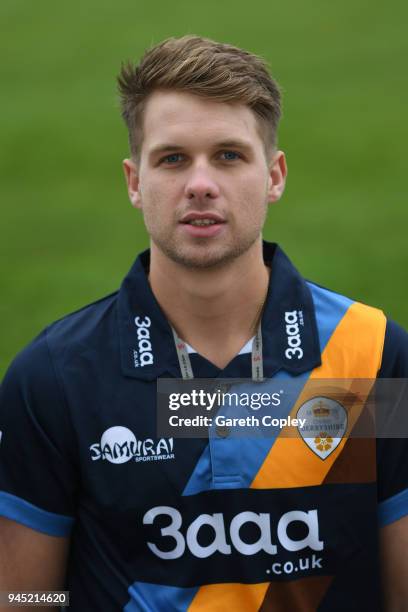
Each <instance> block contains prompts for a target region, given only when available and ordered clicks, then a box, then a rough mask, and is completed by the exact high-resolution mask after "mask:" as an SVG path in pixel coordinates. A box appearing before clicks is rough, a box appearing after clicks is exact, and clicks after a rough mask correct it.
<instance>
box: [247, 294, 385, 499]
mask: <svg viewBox="0 0 408 612" xmlns="http://www.w3.org/2000/svg"><path fill="white" fill-rule="evenodd" d="M385 323H386V320H385V317H384V314H383V313H382V312H381V311H380V310H377V309H375V308H371V307H369V306H365V305H363V304H359V303H357V302H356V303H354V304H352V305H351V306H350V308H349V309H348V311H347V312H346V314H345V315H344V317H343V318H342V320H341V321H340V323H339V324H338V326H337V328H336V329H335V331H334V332H333V334H332V336H331V338H330V340H329V342H328V343H327V345H326V348H325V349H324V351H323V354H322V365H321V366H319V367H318V368H315V369H314V370H313V372H312V373H311V375H310V378H309V381H308V382H307V384H306V385H305V388H304V390H303V391H302V393H301V394H300V396H299V398H298V401H297V402H296V404H295V406H294V407H293V409H292V412H291V416H292V418H295V417H296V413H297V411H298V409H299V407H300V406H301V405H302V404H303V403H304V402H305V401H307V400H308V399H309V398H311V397H314V396H316V395H320V396H323V397H324V396H327V395H328V396H329V397H330V395H331V392H332V387H333V383H335V384H336V388H337V390H338V391H340V392H344V394H345V395H347V394H348V395H350V392H352V393H353V394H357V395H359V396H360V397H361V398H362V400H361V401H356V402H354V404H353V405H352V407H351V408H349V410H348V419H349V422H348V434H347V435H346V436H344V438H343V439H342V441H341V442H340V444H339V445H338V447H337V448H336V450H335V451H333V453H332V454H331V455H329V456H328V457H327V458H326V459H325V460H324V461H323V460H322V459H320V457H318V456H317V455H315V454H314V453H313V452H312V450H311V449H310V448H309V447H308V446H307V445H306V443H305V442H304V440H303V439H302V437H301V436H300V434H297V437H295V438H293V437H287V436H289V435H293V433H291V432H290V431H289V430H286V431H285V432H282V434H283V435H282V434H281V435H280V436H279V438H278V439H277V440H276V442H275V444H274V445H273V447H272V449H271V450H270V452H269V454H268V456H267V457H266V459H265V461H264V463H263V465H262V466H261V468H260V470H259V472H258V474H257V475H256V477H255V478H254V480H253V482H252V485H251V487H252V488H254V489H270V488H284V487H306V486H312V485H318V484H321V483H322V482H323V480H324V478H325V477H326V475H327V473H328V472H329V470H330V469H331V467H332V466H333V464H334V462H335V461H336V459H337V457H338V456H339V454H340V453H341V451H342V449H343V447H344V445H345V443H346V440H347V438H348V435H349V433H350V432H351V430H352V429H353V427H354V425H355V423H356V421H357V419H358V417H359V416H360V414H361V411H362V409H363V406H364V399H365V397H366V396H367V395H368V393H369V392H370V389H371V387H372V385H373V382H374V380H373V379H375V377H376V376H377V372H378V370H379V368H380V365H381V357H382V348H383V341H384V331H385ZM327 379H333V380H332V384H330V383H328V382H327ZM356 379H360V380H356ZM285 436H286V437H285Z"/></svg>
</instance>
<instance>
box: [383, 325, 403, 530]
mask: <svg viewBox="0 0 408 612" xmlns="http://www.w3.org/2000/svg"><path fill="white" fill-rule="evenodd" d="M378 377H379V378H387V379H392V378H394V379H396V378H397V379H400V380H399V381H398V385H395V386H396V387H397V388H398V393H396V394H395V398H396V399H395V402H394V403H393V411H394V417H393V418H394V419H396V418H397V419H398V421H396V423H397V425H398V424H400V431H399V433H398V436H399V437H396V436H395V433H394V434H393V437H381V438H378V439H377V487H378V502H379V505H378V510H379V523H380V526H381V527H383V526H385V525H388V524H390V523H393V522H394V521H397V520H398V519H400V518H402V517H403V516H406V515H408V427H407V426H406V425H407V423H408V386H407V383H408V334H407V332H406V331H405V330H404V329H403V328H402V327H400V326H399V325H397V324H396V323H394V322H393V321H388V322H387V327H386V333H385V340H384V351H383V359H382V364H381V369H380V371H379V374H378ZM390 395H391V396H393V393H392V389H390ZM404 424H405V425H404ZM394 431H395V427H394ZM385 435H386V434H384V436H385Z"/></svg>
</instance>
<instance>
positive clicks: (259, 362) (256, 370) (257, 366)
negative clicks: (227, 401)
mask: <svg viewBox="0 0 408 612" xmlns="http://www.w3.org/2000/svg"><path fill="white" fill-rule="evenodd" d="M171 329H172V331H173V336H174V344H175V345H176V351H177V357H178V360H179V364H180V370H181V375H182V377H183V378H184V379H185V380H187V379H192V378H194V373H193V368H192V367H191V361H190V357H189V355H188V352H187V347H186V343H185V342H184V341H183V340H181V338H179V337H178V335H177V332H176V331H175V330H174V329H173V328H171ZM251 362H252V380H253V381H254V382H259V381H262V380H263V356H262V331H261V323H259V325H258V329H257V330H256V335H255V338H254V340H253V342H252V352H251Z"/></svg>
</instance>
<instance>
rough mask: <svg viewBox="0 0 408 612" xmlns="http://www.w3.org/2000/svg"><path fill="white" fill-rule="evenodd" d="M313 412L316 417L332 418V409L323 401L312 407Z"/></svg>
mask: <svg viewBox="0 0 408 612" xmlns="http://www.w3.org/2000/svg"><path fill="white" fill-rule="evenodd" d="M312 412H313V415H314V416H315V417H318V418H322V417H328V416H330V408H329V407H328V405H327V404H325V403H324V402H323V401H322V400H319V401H318V402H316V404H313V406H312Z"/></svg>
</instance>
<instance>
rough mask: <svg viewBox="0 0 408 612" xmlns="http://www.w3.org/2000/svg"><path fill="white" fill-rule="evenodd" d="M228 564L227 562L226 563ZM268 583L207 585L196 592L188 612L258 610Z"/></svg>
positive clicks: (248, 611)
mask: <svg viewBox="0 0 408 612" xmlns="http://www.w3.org/2000/svg"><path fill="white" fill-rule="evenodd" d="M226 562H227V563H228V561H226ZM269 584H270V583H269V582H262V583H260V584H240V583H238V582H232V583H222V584H208V585H206V586H203V587H201V588H200V589H199V591H198V592H197V595H196V596H195V598H194V599H193V601H192V602H191V604H190V606H189V608H188V610H189V612H204V611H206V612H226V611H227V612H228V611H229V610H231V612H232V611H234V612H235V611H237V610H242V612H243V611H247V612H250V611H251V610H259V608H260V607H261V605H262V602H263V600H264V599H265V595H266V591H267V590H268V587H269Z"/></svg>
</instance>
